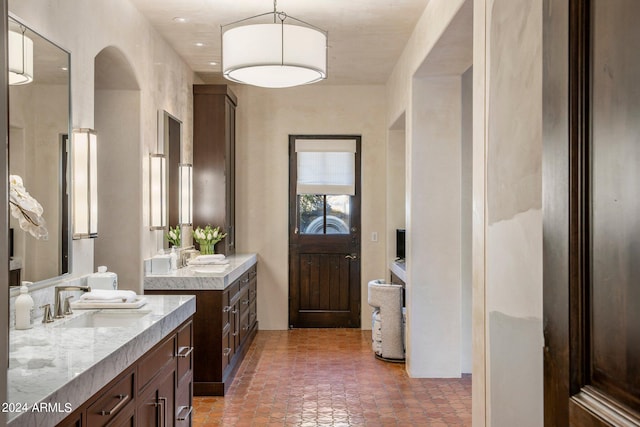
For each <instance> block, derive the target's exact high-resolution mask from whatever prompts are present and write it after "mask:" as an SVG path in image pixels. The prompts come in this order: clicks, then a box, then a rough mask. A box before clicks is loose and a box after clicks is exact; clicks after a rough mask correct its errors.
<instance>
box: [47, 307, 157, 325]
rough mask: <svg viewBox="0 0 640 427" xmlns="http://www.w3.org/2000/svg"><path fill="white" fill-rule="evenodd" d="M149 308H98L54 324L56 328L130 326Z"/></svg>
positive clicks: (146, 313) (145, 314) (143, 315)
mask: <svg viewBox="0 0 640 427" xmlns="http://www.w3.org/2000/svg"><path fill="white" fill-rule="evenodd" d="M150 313H151V311H149V310H142V311H140V310H136V311H120V310H113V311H107V310H100V311H92V312H89V313H86V314H83V315H81V316H78V317H75V318H73V319H70V320H67V321H66V322H63V323H59V324H57V325H55V327H57V328H124V327H128V326H132V325H133V324H135V322H137V321H138V320H140V319H142V318H143V317H146V316H147V315H149V314H150Z"/></svg>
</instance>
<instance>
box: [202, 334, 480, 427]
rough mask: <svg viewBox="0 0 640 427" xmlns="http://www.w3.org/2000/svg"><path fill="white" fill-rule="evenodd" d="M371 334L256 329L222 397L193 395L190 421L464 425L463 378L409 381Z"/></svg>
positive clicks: (467, 391)
mask: <svg viewBox="0 0 640 427" xmlns="http://www.w3.org/2000/svg"><path fill="white" fill-rule="evenodd" d="M370 340H371V332H370V331H361V330H358V329H296V330H291V331H259V332H258V334H257V336H256V338H255V340H254V342H253V343H252V345H251V348H250V350H249V352H248V353H247V355H246V356H245V360H244V361H243V363H242V365H241V366H240V368H239V369H238V372H237V373H236V377H235V379H234V381H233V383H232V385H231V387H230V389H229V391H228V393H227V396H225V397H195V398H194V416H193V426H194V427H204V426H309V427H311V426H366V427H370V426H371V427H372V426H432V427H441V426H442V427H444V426H470V425H471V376H470V375H465V376H463V378H462V379H411V378H409V377H408V376H407V374H406V372H405V368H404V364H396V363H387V362H382V361H380V360H377V359H376V358H375V357H374V356H373V353H372V352H371V344H370Z"/></svg>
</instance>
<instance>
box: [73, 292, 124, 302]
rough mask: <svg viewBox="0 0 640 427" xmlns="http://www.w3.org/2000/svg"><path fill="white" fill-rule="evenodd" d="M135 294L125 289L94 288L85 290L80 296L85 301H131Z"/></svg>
mask: <svg viewBox="0 0 640 427" xmlns="http://www.w3.org/2000/svg"><path fill="white" fill-rule="evenodd" d="M136 297H137V295H136V293H135V292H133V291H126V290H108V289H94V290H92V291H91V292H86V293H84V294H82V296H81V297H80V300H81V301H85V302H89V301H91V302H98V301H99V302H110V303H111V302H133V301H135V299H136Z"/></svg>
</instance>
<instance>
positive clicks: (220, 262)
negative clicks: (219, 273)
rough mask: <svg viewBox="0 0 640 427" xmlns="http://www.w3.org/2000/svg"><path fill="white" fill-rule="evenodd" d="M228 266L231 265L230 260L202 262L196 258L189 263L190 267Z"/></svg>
mask: <svg viewBox="0 0 640 427" xmlns="http://www.w3.org/2000/svg"><path fill="white" fill-rule="evenodd" d="M226 264H229V260H228V259H211V260H200V259H197V258H195V259H192V260H190V261H189V265H226Z"/></svg>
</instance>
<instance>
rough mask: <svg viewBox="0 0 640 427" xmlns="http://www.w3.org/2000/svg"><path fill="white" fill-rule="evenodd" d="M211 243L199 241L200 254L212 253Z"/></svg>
mask: <svg viewBox="0 0 640 427" xmlns="http://www.w3.org/2000/svg"><path fill="white" fill-rule="evenodd" d="M213 246H214V244H213V243H200V254H201V255H213V254H214V249H213Z"/></svg>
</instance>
